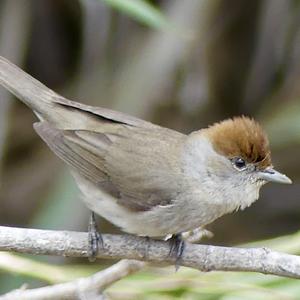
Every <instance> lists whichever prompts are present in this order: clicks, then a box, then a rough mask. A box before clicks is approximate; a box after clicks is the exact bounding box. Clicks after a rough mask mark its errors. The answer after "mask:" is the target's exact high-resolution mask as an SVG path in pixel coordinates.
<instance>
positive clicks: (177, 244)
mask: <svg viewBox="0 0 300 300" xmlns="http://www.w3.org/2000/svg"><path fill="white" fill-rule="evenodd" d="M169 242H170V252H169V256H171V257H175V259H176V262H175V269H176V271H177V270H178V269H179V266H180V260H181V258H182V254H183V251H184V248H185V242H184V240H182V236H181V233H178V234H173V235H172V237H171V238H170V239H169Z"/></svg>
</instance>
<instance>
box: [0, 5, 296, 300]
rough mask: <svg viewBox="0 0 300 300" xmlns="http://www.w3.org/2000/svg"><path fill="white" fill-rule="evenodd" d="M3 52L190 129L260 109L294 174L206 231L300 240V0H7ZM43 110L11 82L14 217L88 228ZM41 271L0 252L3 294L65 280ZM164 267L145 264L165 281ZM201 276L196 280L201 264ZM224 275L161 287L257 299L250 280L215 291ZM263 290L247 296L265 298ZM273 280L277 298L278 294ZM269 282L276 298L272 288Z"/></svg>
mask: <svg viewBox="0 0 300 300" xmlns="http://www.w3.org/2000/svg"><path fill="white" fill-rule="evenodd" d="M0 55H2V56H4V57H6V58H8V59H9V60H11V61H12V62H14V63H15V64H17V65H19V66H20V67H21V68H23V69H24V70H26V72H28V73H30V74H31V75H32V76H34V77H35V78H37V79H38V80H40V81H41V82H43V83H44V84H46V85H47V86H48V87H50V88H51V89H54V90H55V91H56V92H58V93H61V94H62V95H63V96H65V97H67V98H70V99H74V100H76V101H79V102H83V103H86V104H92V105H97V106H103V107H107V108H111V109H115V110H119V111H122V112H125V113H129V114H131V115H134V116H137V117H141V118H144V119H146V120H149V121H152V122H154V123H157V124H160V125H163V126H166V127H170V128H173V129H176V130H179V131H181V132H184V133H189V132H191V131H193V130H197V129H199V128H201V127H206V126H207V125H209V124H212V123H214V122H217V121H220V120H222V119H224V118H227V117H232V116H236V115H241V114H244V115H249V116H252V117H255V118H256V119H258V120H259V121H260V122H261V123H262V124H263V126H264V127H265V129H266V131H267V132H268V134H269V137H270V142H271V148H272V155H273V164H274V165H275V166H276V168H277V169H278V170H280V171H281V172H283V173H285V174H287V175H288V176H289V177H290V178H292V179H293V183H294V184H293V185H291V186H284V185H275V184H274V185H273V184H269V185H267V186H266V187H264V188H263V190H262V193H261V197H260V199H259V201H258V202H257V203H255V204H254V205H253V206H252V207H250V208H248V209H246V210H245V211H243V212H238V213H234V214H231V215H228V216H225V217H223V218H221V219H219V220H218V221H216V222H215V223H214V224H213V225H211V226H209V228H208V229H210V230H212V231H213V232H214V234H215V236H214V238H213V239H212V240H209V241H208V240H206V241H204V242H205V243H214V244H218V245H235V244H240V243H248V242H252V241H257V240H261V239H270V238H274V237H279V236H286V235H289V234H294V235H292V236H293V238H284V237H282V239H279V240H278V243H277V244H276V245H275V246H274V247H275V248H276V247H279V248H280V247H287V251H288V250H290V252H293V251H294V252H297V251H298V248H297V247H294V246H295V243H296V244H297V245H299V244H300V236H298V235H297V231H298V230H299V227H300V199H299V197H300V185H299V179H300V168H299V167H300V161H299V159H300V156H299V151H300V144H299V141H300V59H299V58H300V1H299V0H286V1H281V0H253V1H247V0H186V1H181V0H155V1H154V0H153V1H142V0H140V1H139V0H123V1H120V0H102V1H101V0H81V1H77V0H76V1H75V0H59V1H58V0H57V1H55V0H42V1H37V0H31V1H30V0H28V1H19V0H0ZM35 121H36V118H35V116H34V115H33V113H32V112H31V111H30V110H29V109H28V108H27V107H26V106H24V105H23V104H22V103H20V102H19V101H17V100H15V99H13V97H12V96H11V95H10V94H9V93H7V92H6V91H5V90H4V89H3V88H0V222H1V225H9V226H21V227H35V228H44V229H65V230H83V231H86V229H87V223H88V216H89V212H88V210H87V209H86V208H85V207H84V205H83V203H82V202H81V201H80V199H79V198H80V196H79V194H78V190H77V188H76V186H75V184H74V182H73V180H72V178H71V177H70V175H69V173H68V171H67V169H66V167H65V165H64V164H63V163H62V162H61V161H59V159H58V158H56V157H55V156H54V154H53V153H52V152H50V150H49V149H48V148H47V147H46V146H45V144H44V143H43V142H42V141H41V139H40V138H39V137H38V136H37V135H36V133H35V132H34V130H33V128H32V123H33V122H35ZM99 223H100V224H101V228H102V229H101V230H102V231H103V232H117V229H116V228H113V227H112V225H110V224H109V223H106V222H104V221H103V220H99ZM296 235H297V236H296ZM272 241H274V240H272ZM291 242H293V243H294V244H293V247H294V248H293V247H292V245H290V244H289V243H291ZM265 244H266V245H268V243H267V242H266V243H265ZM289 246H291V247H292V249H293V251H292V250H291V248H288V247H289ZM299 249H300V246H299ZM299 253H300V250H299ZM18 257H19V256H18ZM23 258H24V256H23ZM24 259H25V258H24ZM26 259H27V258H26ZM28 259H30V260H32V259H35V258H32V257H29V258H28ZM43 260H44V262H43V264H49V262H50V264H52V263H55V264H67V263H70V262H73V263H75V264H80V267H82V269H81V270H82V272H89V271H88V270H90V271H92V268H95V267H97V266H84V265H85V264H87V262H86V261H85V260H81V261H78V260H76V261H71V260H70V259H68V260H64V261H63V260H62V259H53V258H49V259H48V263H46V262H45V258H43ZM32 263H33V262H32ZM105 263H106V264H107V263H108V262H105ZM100 266H101V265H100ZM98 268H99V265H98ZM28 269H30V267H28V268H27V269H26V271H23V273H22V272H21V271H12V270H9V269H8V270H6V269H3V267H1V258H0V270H1V273H0V276H1V277H0V292H5V291H8V290H10V289H13V288H17V287H19V286H20V285H21V284H22V283H23V282H29V286H30V287H34V286H38V285H44V284H47V283H49V282H50V283H51V282H52V283H53V282H56V281H55V279H53V280H52V281H51V278H50V279H49V278H43V277H41V276H39V275H32V273H30V272H29V270H28ZM60 270H61V272H64V271H65V270H66V269H63V268H61V269H60ZM93 270H97V269H93ZM155 272H156V273H155ZM157 272H158V271H157V270H155V271H154V270H152V271H151V270H150V271H148V273H147V272H146V274H147V276H150V275H149V274H152V275H153V274H155V276H153V278H152V277H151V276H150V277H151V278H152V280H154V278H160V280H163V279H162V278H165V277H164V275H163V274H161V273H159V274H158V273H157ZM184 272H188V271H187V270H184V271H182V273H181V272H178V273H177V274H176V275H174V274H173V275H172V276H173V277H172V278H173V279H174V282H176V280H178V278H177V277H180V274H182V276H183V277H184V276H186V275H185V274H186V273H184ZM189 272H192V271H189ZM191 274H194V275H193V276H192V277H193V280H195V278H198V277H199V276H200V274H199V273H189V276H191ZM196 274H197V275H196ZM218 274H221V273H218ZM24 276H25V277H24ZM136 276H137V277H138V275H136ZM143 276H146V275H145V274H144V275H143ZM147 276H146V278H147ZM160 276H162V277H160ZM175 276H177V277H176V278H177V279H176V280H175ZM209 276H210V275H208V277H206V278H214V277H213V276H210V277H209ZM218 276H219V277H218V278H217V279H209V280H211V282H213V283H212V289H211V290H209V291H207V292H203V291H205V289H202V290H201V291H200V292H199V291H198V290H197V291H191V289H190V287H189V285H184V284H183V285H180V284H178V282H177V284H176V285H174V286H171V288H170V289H169V290H168V291H170V292H166V291H165V292H164V293H163V296H162V295H161V294H160V292H159V291H158V294H156V297H157V299H159V298H158V297H160V296H161V297H162V299H177V298H181V297H182V298H183V299H225V298H226V299H246V298H245V297H246V296H245V295H244V296H243V297H242V296H236V298H235V296H234V295H233V294H234V292H237V290H238V292H240V291H239V289H238V288H237V289H233V288H231V289H229V291H228V290H226V291H223V290H222V291H221V292H220V289H218V292H216V290H215V289H214V288H213V287H214V286H215V284H216V282H217V283H218V284H220V282H222V280H224V278H225V276H226V274H225V275H224V277H222V276H221V275H218ZM233 276H235V275H233ZM237 276H238V275H237ZM257 276H259V275H257ZM54 277H55V276H54ZM140 277H142V275H140ZM33 278H36V279H33ZM142 278H144V277H142ZM203 278H204V277H201V278H199V280H203ZM221 278H223V279H221ZM251 278H252V277H251ZM253 278H254V277H253ZM255 278H256V279H257V278H258V277H255ZM259 278H260V277H259ZM261 278H263V279H259V280H258V281H257V282H256V283H255V284H258V285H264V284H265V281H266V279H265V278H266V277H261ZM267 278H273V277H267ZM139 279H140V280H141V278H139ZM131 280H133V281H134V280H135V279H134V277H133V279H131ZM147 280H150V281H151V279H149V278H148V279H147ZM214 280H215V281H214ZM238 280H241V279H238ZM243 280H246V279H243ZM247 280H248V279H247ZM249 280H250V279H249ZM251 280H252V279H251ZM272 280H273V279H272ZM272 280H271V281H272ZM274 280H275V277H274ZM276 280H277V279H276ZM276 280H275V281H276ZM251 282H252V283H253V280H252V281H251ZM276 282H277V281H276ZM248 283H249V282H248V281H247V284H248ZM145 284H146V283H145ZM255 284H253V285H254V286H255ZM272 284H273V288H274V289H276V290H278V291H280V293H282V290H281V289H282V287H283V286H284V288H285V289H287V286H290V285H292V288H291V291H289V293H290V294H287V295H288V297H286V298H284V296H286V295H285V294H279V296H278V299H300V297H299V298H297V297H298V296H297V295H299V294H300V286H298V285H300V284H298V285H297V284H296V282H295V281H292V280H284V281H280V284H277V283H276V284H275V283H274V282H273V281H272ZM196 285H197V284H196ZM268 285H270V282H269V281H268ZM178 286H180V292H178V291H177V290H178ZM155 287H157V285H156V286H155ZM175 287H176V288H177V290H176V288H175ZM122 288H123V286H122V284H121V285H120V286H119V288H115V292H114V291H113V290H114V289H112V292H111V293H112V298H113V299H114V297H115V299H119V298H118V295H119V294H118V293H120V291H122ZM127 288H128V285H127ZM132 288H133V287H132ZM265 288H266V287H265ZM133 289H134V288H133ZM152 290H153V288H152ZM174 290H176V291H177V292H174ZM232 290H234V292H233V291H232ZM249 290H250V291H251V292H253V291H252V290H251V288H249V289H248V293H250V294H251V292H249ZM266 290H267V291H268V288H266ZM182 291H184V292H186V293H187V294H184V293H183V292H182ZM259 291H260V290H258V291H257V290H255V293H254V296H253V297H254V298H251V297H250V296H249V295H247V297H248V298H247V299H260V298H259V297H260V296H261V295H260V294H259ZM134 292H135V293H136V294H134ZM134 292H132V293H133V294H130V293H129V295H130V296H129V298H128V299H148V298H147V297H150V298H151V296H149V295H148V294H147V293H146V292H145V291H134ZM273 292H274V290H273ZM273 292H272V293H271V294H270V295H272V297H273V298H270V299H277V298H276V297H275V296H276V295H275V296H274V293H273ZM285 292H286V291H285ZM114 293H115V294H114ZM199 293H200V294H201V297H202V298H198V297H200V294H199ZM261 293H262V294H263V298H262V299H268V298H266V297H267V295H268V293H266V294H264V292H261ZM229 294H230V295H229ZM121 295H122V297H125V296H124V295H125V294H124V293H123V292H122V293H121ZM119 296H120V295H119ZM194 296H195V297H196V298H193V297H194ZM134 297H136V298H134ZM188 297H190V298H188ZM205 297H209V298H205ZM222 297H223V298H222ZM239 297H242V298H239ZM249 297H250V298H249ZM274 297H275V298H274ZM293 297H294V298H293ZM150 298H149V299H150ZM121 299H124V298H121ZM152 299H153V298H152ZM155 299H156V298H155Z"/></svg>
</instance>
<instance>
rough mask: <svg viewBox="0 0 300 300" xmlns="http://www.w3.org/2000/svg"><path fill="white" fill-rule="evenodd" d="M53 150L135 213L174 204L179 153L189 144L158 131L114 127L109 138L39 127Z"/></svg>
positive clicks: (45, 125)
mask: <svg viewBox="0 0 300 300" xmlns="http://www.w3.org/2000/svg"><path fill="white" fill-rule="evenodd" d="M34 128H35V130H36V131H37V133H38V134H39V135H40V136H41V137H42V139H43V140H44V141H45V142H46V143H47V144H48V146H49V147H50V148H51V149H52V150H53V151H54V153H56V155H58V156H59V157H60V158H61V159H63V160H64V161H65V162H66V163H67V164H68V165H70V166H71V168H72V169H73V170H74V171H76V172H78V173H79V174H80V175H82V176H84V177H85V178H87V179H88V180H89V181H91V182H93V183H94V184H96V185H97V186H99V188H101V189H105V191H106V192H109V193H110V194H111V195H113V196H114V197H115V198H117V199H118V201H119V203H120V204H121V205H123V206H125V207H127V208H129V209H132V210H148V209H151V208H152V207H154V206H156V205H167V204H170V202H171V201H172V199H174V198H175V197H176V194H177V191H178V190H179V186H180V184H181V179H182V177H181V168H180V165H179V163H178V157H179V155H180V154H179V152H180V151H181V146H182V144H183V142H184V140H185V138H186V136H185V135H183V134H180V133H178V132H176V131H173V130H169V129H165V128H161V127H159V130H158V129H157V128H151V129H150V128H136V127H134V126H132V127H131V126H128V125H123V124H115V126H111V127H110V131H109V132H105V133H103V132H92V131H87V130H61V129H57V128H54V127H53V126H52V125H51V124H49V123H47V122H39V123H36V124H35V125H34Z"/></svg>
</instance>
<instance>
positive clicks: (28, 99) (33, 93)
mask: <svg viewBox="0 0 300 300" xmlns="http://www.w3.org/2000/svg"><path fill="white" fill-rule="evenodd" d="M0 84H1V85H3V87H5V88H6V89H7V90H9V91H10V92H11V93H12V94H14V95H15V96H16V97H17V98H19V99H20V100H21V101H23V102H24V103H25V104H26V105H28V106H29V107H30V108H31V109H32V110H33V111H34V112H36V113H37V115H41V116H43V115H44V114H45V111H47V110H49V109H50V110H51V108H52V107H53V99H55V98H58V97H60V96H59V95H58V94H56V93H55V92H54V91H52V90H50V89H49V88H47V87H46V86H45V85H43V84H42V83H40V82H39V81H38V80H36V79H34V78H33V77H31V76H30V75H29V74H27V73H25V72H24V71H22V70H21V69H20V68H18V67H17V66H16V65H14V64H12V63H11V62H10V61H8V60H7V59H5V58H4V57H2V56H0Z"/></svg>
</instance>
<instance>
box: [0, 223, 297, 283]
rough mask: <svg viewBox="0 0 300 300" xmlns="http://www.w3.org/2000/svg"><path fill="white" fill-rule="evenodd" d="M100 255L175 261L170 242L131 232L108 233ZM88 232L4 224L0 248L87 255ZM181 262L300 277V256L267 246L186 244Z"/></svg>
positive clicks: (163, 262)
mask: <svg viewBox="0 0 300 300" xmlns="http://www.w3.org/2000/svg"><path fill="white" fill-rule="evenodd" d="M103 240H104V249H99V252H98V254H97V257H98V258H108V259H121V258H126V259H136V260H142V261H148V262H152V263H154V264H159V265H160V266H161V265H166V264H175V259H174V258H173V257H170V256H169V243H168V242H165V241H159V240H153V239H150V240H149V239H146V238H141V237H136V236H131V235H110V234H104V235H103ZM87 241H88V235H87V233H83V232H71V231H52V230H38V229H23V228H12V227H4V226H0V250H2V251H15V252H20V253H30V254H46V255H58V256H69V257H87V246H88V243H87ZM180 265H182V266H186V267H191V268H195V269H198V270H201V271H212V270H217V271H247V272H260V273H264V274H273V275H278V276H284V277H290V278H299V279H300V257H299V256H296V255H289V254H284V253H280V252H275V251H271V250H269V249H266V248H249V249H246V248H232V247H218V246H210V245H195V244H189V243H187V244H186V247H185V250H184V253H183V256H182V260H181V262H180Z"/></svg>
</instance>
